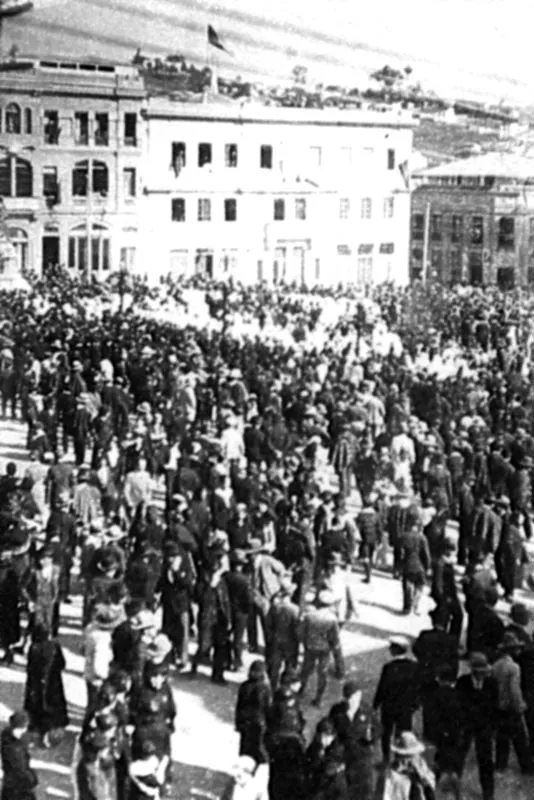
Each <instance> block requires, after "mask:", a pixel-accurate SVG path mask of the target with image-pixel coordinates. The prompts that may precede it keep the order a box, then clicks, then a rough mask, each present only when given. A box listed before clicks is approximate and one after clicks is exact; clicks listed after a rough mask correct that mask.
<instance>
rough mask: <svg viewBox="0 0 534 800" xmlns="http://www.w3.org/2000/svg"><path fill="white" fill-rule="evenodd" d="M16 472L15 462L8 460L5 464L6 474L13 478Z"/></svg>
mask: <svg viewBox="0 0 534 800" xmlns="http://www.w3.org/2000/svg"><path fill="white" fill-rule="evenodd" d="M16 474H17V465H16V464H15V462H14V461H8V463H7V465H6V475H8V476H9V477H10V478H14V477H15V475H16Z"/></svg>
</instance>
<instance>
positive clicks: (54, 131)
mask: <svg viewBox="0 0 534 800" xmlns="http://www.w3.org/2000/svg"><path fill="white" fill-rule="evenodd" d="M60 134H61V130H60V127H59V112H58V111H45V112H44V142H45V144H59V136H60Z"/></svg>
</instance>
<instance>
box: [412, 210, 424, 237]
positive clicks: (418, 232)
mask: <svg viewBox="0 0 534 800" xmlns="http://www.w3.org/2000/svg"><path fill="white" fill-rule="evenodd" d="M424 238H425V215H424V214H412V241H414V242H422V241H423V239H424Z"/></svg>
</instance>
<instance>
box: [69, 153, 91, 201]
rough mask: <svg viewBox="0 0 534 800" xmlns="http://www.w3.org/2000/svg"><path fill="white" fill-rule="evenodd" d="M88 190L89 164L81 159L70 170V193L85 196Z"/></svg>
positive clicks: (75, 195)
mask: <svg viewBox="0 0 534 800" xmlns="http://www.w3.org/2000/svg"><path fill="white" fill-rule="evenodd" d="M88 192H89V164H88V162H87V161H82V162H81V163H80V164H77V165H76V166H75V167H74V169H73V170H72V194H73V195H74V197H87V194H88Z"/></svg>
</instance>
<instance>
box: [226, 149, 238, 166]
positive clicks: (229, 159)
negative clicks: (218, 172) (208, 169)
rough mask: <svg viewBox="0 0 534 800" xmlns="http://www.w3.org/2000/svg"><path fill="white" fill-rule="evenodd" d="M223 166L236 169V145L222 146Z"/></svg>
mask: <svg viewBox="0 0 534 800" xmlns="http://www.w3.org/2000/svg"><path fill="white" fill-rule="evenodd" d="M224 166H225V167H237V145H236V144H225V145H224Z"/></svg>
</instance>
